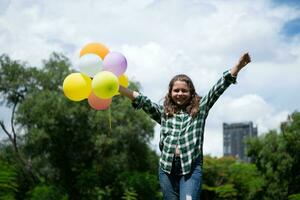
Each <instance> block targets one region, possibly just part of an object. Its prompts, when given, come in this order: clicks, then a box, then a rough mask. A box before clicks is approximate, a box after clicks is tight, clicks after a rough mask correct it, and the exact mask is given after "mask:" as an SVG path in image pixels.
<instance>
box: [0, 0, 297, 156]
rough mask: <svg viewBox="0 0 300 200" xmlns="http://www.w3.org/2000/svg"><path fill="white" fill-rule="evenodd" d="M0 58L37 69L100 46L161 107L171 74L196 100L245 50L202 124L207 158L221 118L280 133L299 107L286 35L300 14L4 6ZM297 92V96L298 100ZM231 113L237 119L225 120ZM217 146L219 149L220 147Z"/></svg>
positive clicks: (180, 6) (137, 6) (205, 5)
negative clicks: (187, 84)
mask: <svg viewBox="0 0 300 200" xmlns="http://www.w3.org/2000/svg"><path fill="white" fill-rule="evenodd" d="M0 8H1V9H0V52H1V53H7V54H9V55H10V56H11V57H12V58H14V59H21V60H24V61H28V62H29V63H31V64H32V65H35V66H38V65H40V63H41V60H42V59H45V58H48V56H49V54H50V53H51V52H53V51H58V52H63V53H65V54H66V55H67V56H68V57H69V58H70V59H71V61H72V62H73V63H75V62H76V59H77V58H78V54H79V51H80V49H81V48H82V47H83V45H85V44H86V43H88V42H102V43H104V44H105V45H106V46H108V47H109V48H110V49H111V50H114V51H119V52H121V53H123V54H124V55H125V56H126V58H127V59H128V64H129V65H128V69H127V72H126V73H127V75H128V76H129V78H131V79H133V80H136V81H139V82H141V84H142V88H143V90H142V92H143V93H145V94H146V95H148V96H149V97H150V98H151V99H153V100H154V101H156V102H158V101H159V100H161V99H162V98H163V96H164V95H165V92H166V90H167V87H168V83H169V80H170V79H171V78H172V77H173V76H174V75H175V74H177V73H185V74H187V75H188V76H190V77H191V78H192V80H193V81H194V84H195V86H196V89H197V91H198V93H199V94H200V95H204V94H205V92H207V91H208V90H209V88H210V87H211V86H212V85H213V84H214V83H215V81H216V80H217V79H218V78H219V77H220V76H221V74H222V72H223V71H224V70H226V69H229V68H230V67H231V66H233V65H234V64H235V63H236V61H237V59H238V57H239V55H240V54H241V53H242V52H244V51H250V54H251V55H252V60H253V63H251V64H250V65H249V66H248V67H247V68H246V69H245V70H243V72H242V73H241V74H240V75H239V77H238V82H239V83H238V84H237V85H235V86H232V87H231V88H230V89H228V91H226V92H225V94H224V95H223V96H222V97H221V98H220V100H219V101H218V102H217V104H216V106H215V107H214V108H213V109H212V112H211V113H210V116H209V118H208V120H209V121H208V124H207V129H206V130H207V134H206V140H205V141H206V142H207V140H208V143H207V144H205V145H207V148H206V149H207V150H206V152H208V153H211V154H213V155H214V154H217V155H219V153H220V152H221V151H220V149H219V148H217V149H216V148H215V147H216V146H218V145H217V144H219V143H220V141H219V140H220V138H219V137H220V135H219V136H218V139H215V140H213V141H212V140H210V137H212V139H213V137H215V136H217V134H220V133H221V132H220V131H221V129H220V126H221V124H222V122H223V121H227V120H230V121H234V120H238V121H239V120H246V121H249V120H253V121H254V122H255V123H256V124H257V125H258V126H259V129H260V130H262V131H266V130H267V129H269V128H274V127H275V128H276V126H277V125H278V124H279V122H280V120H282V119H285V115H286V114H287V113H288V112H292V111H293V110H295V109H297V108H298V109H299V107H300V104H299V103H298V102H299V101H298V100H297V99H299V98H300V93H299V92H297V91H299V89H300V88H299V87H300V81H299V79H298V76H299V72H300V71H299V70H300V68H299V64H300V36H299V35H298V36H295V37H293V38H288V37H287V36H284V35H282V28H283V27H284V24H285V23H286V22H287V21H289V20H292V19H295V18H297V17H299V16H300V11H299V10H297V8H294V7H291V6H284V5H275V4H274V3H273V2H272V1H271V0H256V1H250V0H246V1H236V0H228V1H222V0H212V1H209V2H204V1H198V0H191V1H186V0H178V1H172V0H165V1H156V0H141V1H134V0H111V1H95V0H86V1H76V2H74V1H70V0H65V1H36V0H20V1H5V2H4V3H3V4H2V3H1V4H0ZM298 93H299V94H298ZM227 112H231V113H232V112H234V113H235V114H234V115H227V114H225V113H227ZM221 147H222V145H221Z"/></svg>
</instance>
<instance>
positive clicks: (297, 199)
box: [288, 193, 300, 200]
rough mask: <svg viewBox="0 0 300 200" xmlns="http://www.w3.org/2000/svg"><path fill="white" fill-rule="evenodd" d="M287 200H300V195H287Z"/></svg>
mask: <svg viewBox="0 0 300 200" xmlns="http://www.w3.org/2000/svg"><path fill="white" fill-rule="evenodd" d="M288 200H300V193H299V194H292V195H289V197H288Z"/></svg>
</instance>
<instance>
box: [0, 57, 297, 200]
mask: <svg viewBox="0 0 300 200" xmlns="http://www.w3.org/2000/svg"><path fill="white" fill-rule="evenodd" d="M71 72H72V70H71V66H70V62H69V60H68V59H67V58H66V57H65V56H63V55H61V54H56V53H54V54H52V55H51V56H50V58H49V59H48V60H44V62H43V66H41V67H40V68H34V67H30V66H28V65H27V64H26V63H22V62H20V61H15V60H11V59H10V58H9V57H8V56H7V55H2V56H0V102H1V104H3V105H5V106H7V107H10V108H12V111H13V114H14V116H15V117H16V118H15V120H13V122H12V124H11V125H12V126H13V127H14V128H15V131H16V134H17V136H16V138H15V139H16V144H17V145H18V147H19V148H18V149H16V148H15V146H13V145H9V144H10V143H9V142H11V141H12V140H11V138H9V140H7V141H2V142H1V143H0V191H1V192H0V199H17V200H23V199H28V200H29V199H63V200H67V199H72V200H73V199H74V200H77V199H84V200H89V199H92V200H94V199H97V200H102V199H105V200H107V199H108V200H109V199H145V200H147V199H162V194H161V192H160V191H159V184H158V179H157V164H158V156H157V155H156V153H155V152H154V151H153V150H151V149H150V148H149V145H148V144H149V141H150V139H151V138H152V137H153V134H154V125H155V123H154V122H153V121H152V120H150V118H149V117H147V116H146V114H145V113H144V112H142V111H136V110H134V109H133V108H132V106H131V102H130V101H129V100H128V99H126V98H124V97H122V96H118V97H114V98H113V102H112V105H111V108H110V109H111V110H110V112H109V111H95V110H93V109H91V108H90V106H89V105H88V103H87V101H86V100H84V101H81V102H71V101H70V100H68V99H67V98H66V97H65V96H64V95H63V91H62V83H63V80H64V78H65V77H66V76H67V75H68V74H70V73H71ZM130 87H131V88H134V89H138V88H139V85H138V84H137V83H131V85H130ZM0 120H1V119H0ZM247 149H248V154H249V156H250V157H251V158H252V163H243V162H237V161H236V160H235V159H233V158H219V159H217V158H212V157H209V156H206V157H205V158H204V165H203V167H204V168H203V191H202V199H209V200H212V199H245V200H252V199H265V200H267V199H270V200H271V199H272V200H273V199H279V200H280V199H292V200H294V199H299V192H300V174H299V166H300V154H299V152H300V113H299V112H295V113H293V114H292V115H291V116H290V118H289V119H288V120H287V121H286V122H283V123H282V124H281V131H280V132H278V131H270V132H269V133H267V134H266V135H264V136H262V137H259V138H255V139H251V140H249V141H248V148H247ZM17 150H19V152H16V151H17ZM18 160H19V161H20V160H21V161H24V162H18ZM32 177H34V178H32ZM35 177H37V181H36V179H35Z"/></svg>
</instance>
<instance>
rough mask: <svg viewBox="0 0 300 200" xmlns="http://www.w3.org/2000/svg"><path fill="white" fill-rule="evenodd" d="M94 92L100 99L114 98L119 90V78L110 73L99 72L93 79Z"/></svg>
mask: <svg viewBox="0 0 300 200" xmlns="http://www.w3.org/2000/svg"><path fill="white" fill-rule="evenodd" d="M92 90H93V92H94V94H95V95H96V96H97V97H99V98H102V99H109V98H112V97H113V96H114V95H115V94H116V93H117V92H118V90H119V83H118V77H117V76H116V75H114V74H113V73H112V72H109V71H102V72H99V73H98V74H96V75H95V76H94V78H93V81H92Z"/></svg>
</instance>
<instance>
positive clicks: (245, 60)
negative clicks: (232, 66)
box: [237, 52, 251, 69]
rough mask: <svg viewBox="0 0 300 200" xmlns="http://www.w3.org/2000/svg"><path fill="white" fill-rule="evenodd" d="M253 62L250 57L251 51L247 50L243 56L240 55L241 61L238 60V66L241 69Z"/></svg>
mask: <svg viewBox="0 0 300 200" xmlns="http://www.w3.org/2000/svg"><path fill="white" fill-rule="evenodd" d="M250 62H251V57H250V55H249V53H248V52H247V53H244V54H243V55H242V56H241V57H240V59H239V62H238V64H237V67H238V68H239V69H242V68H243V67H245V66H246V65H247V64H248V63H250Z"/></svg>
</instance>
